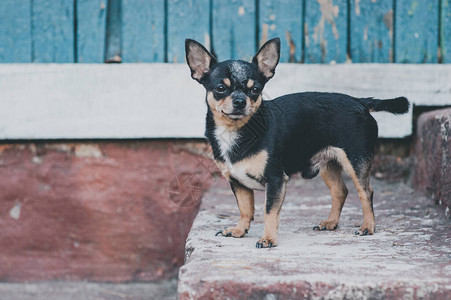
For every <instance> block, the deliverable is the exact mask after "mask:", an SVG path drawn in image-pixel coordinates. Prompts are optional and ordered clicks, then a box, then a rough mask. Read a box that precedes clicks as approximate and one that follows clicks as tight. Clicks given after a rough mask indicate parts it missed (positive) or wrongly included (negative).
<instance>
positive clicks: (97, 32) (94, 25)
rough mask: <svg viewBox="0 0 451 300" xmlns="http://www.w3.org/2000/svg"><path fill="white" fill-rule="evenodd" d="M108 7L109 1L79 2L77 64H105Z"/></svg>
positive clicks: (91, 0)
mask: <svg viewBox="0 0 451 300" xmlns="http://www.w3.org/2000/svg"><path fill="white" fill-rule="evenodd" d="M107 5H108V0H77V62H79V63H101V62H103V60H104V56H105V31H106V13H107Z"/></svg>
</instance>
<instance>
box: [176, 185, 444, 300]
mask: <svg viewBox="0 0 451 300" xmlns="http://www.w3.org/2000/svg"><path fill="white" fill-rule="evenodd" d="M372 183H373V187H374V191H375V196H374V209H375V212H376V223H377V230H376V233H375V234H374V235H372V236H363V237H362V236H355V235H354V231H355V230H356V226H359V225H361V224H360V223H361V222H362V212H361V208H360V201H359V200H358V196H357V192H356V191H355V189H354V188H353V186H352V184H351V182H350V181H349V180H348V181H347V186H348V188H349V190H350V194H349V196H348V199H347V201H346V203H345V206H344V209H343V212H342V217H341V221H340V227H339V228H338V229H337V230H336V231H333V232H331V231H322V232H318V231H313V230H312V227H313V226H314V225H316V224H318V223H319V221H320V220H322V219H324V218H325V217H327V215H328V213H329V210H330V204H331V200H330V196H329V194H328V190H327V188H326V187H325V185H324V183H323V182H322V181H321V179H318V178H316V179H314V180H310V181H305V180H301V179H292V180H291V181H290V184H289V186H288V192H287V198H286V200H285V204H284V206H283V207H282V212H281V223H280V228H279V244H278V246H277V247H275V248H271V249H256V248H255V243H256V241H257V240H258V238H259V237H260V235H261V234H262V232H263V201H264V195H263V194H262V193H258V194H256V216H255V221H254V222H253V224H252V225H251V229H250V230H249V233H248V235H246V236H245V237H243V238H240V239H238V238H232V237H228V238H226V237H222V236H215V233H216V231H217V230H219V229H222V228H224V227H227V226H234V225H235V223H236V222H237V220H238V218H239V213H238V209H237V207H236V204H235V199H234V198H233V194H232V192H231V191H230V189H229V187H228V186H227V184H225V182H224V181H222V179H218V181H217V182H216V183H215V184H214V185H213V188H211V189H210V190H209V191H208V193H207V194H206V195H205V197H204V200H203V204H202V207H201V212H200V213H199V214H198V216H197V218H196V219H195V222H194V224H193V227H192V229H191V232H190V234H189V237H188V239H187V243H186V248H185V251H186V263H185V265H184V266H183V267H182V268H181V269H180V272H179V285H178V293H179V297H180V299H219V298H220V299H224V298H229V299H238V298H239V299H302V298H309V299H310V298H311V299H341V298H348V299H400V298H405V299H451V263H450V262H451V250H450V238H451V221H450V219H447V218H446V217H445V216H444V212H443V211H442V210H440V209H438V208H437V206H435V205H434V204H433V203H431V202H432V201H430V200H429V199H427V198H425V197H424V196H422V195H421V194H419V193H416V192H415V191H413V190H412V189H411V188H410V187H409V186H410V185H408V184H406V183H403V182H387V181H378V180H375V179H372Z"/></svg>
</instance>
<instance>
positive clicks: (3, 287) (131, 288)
mask: <svg viewBox="0 0 451 300" xmlns="http://www.w3.org/2000/svg"><path fill="white" fill-rule="evenodd" d="M176 290H177V280H175V279H173V280H166V281H161V282H154V283H129V284H114V283H93V282H40V283H0V299H1V300H135V299H136V300H144V299H152V300H153V299H164V300H166V299H168V300H169V299H171V300H172V299H176V298H177V293H176Z"/></svg>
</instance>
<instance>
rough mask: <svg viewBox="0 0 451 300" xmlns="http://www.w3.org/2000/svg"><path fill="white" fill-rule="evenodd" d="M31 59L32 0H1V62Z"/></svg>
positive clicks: (28, 60) (27, 60)
mask: <svg viewBox="0 0 451 300" xmlns="http://www.w3.org/2000/svg"><path fill="white" fill-rule="evenodd" d="M30 61H31V15H30V0H2V1H0V63H3V62H30Z"/></svg>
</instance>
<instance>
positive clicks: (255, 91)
mask: <svg viewBox="0 0 451 300" xmlns="http://www.w3.org/2000/svg"><path fill="white" fill-rule="evenodd" d="M251 92H252V93H253V94H258V93H260V89H259V88H258V87H255V86H254V87H253V88H252V90H251Z"/></svg>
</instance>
